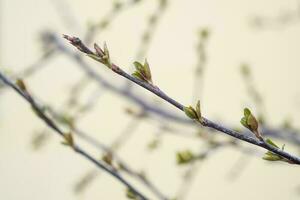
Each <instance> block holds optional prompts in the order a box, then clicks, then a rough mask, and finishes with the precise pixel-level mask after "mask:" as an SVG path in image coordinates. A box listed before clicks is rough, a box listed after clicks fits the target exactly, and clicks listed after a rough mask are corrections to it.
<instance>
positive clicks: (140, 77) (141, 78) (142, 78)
mask: <svg viewBox="0 0 300 200" xmlns="http://www.w3.org/2000/svg"><path fill="white" fill-rule="evenodd" d="M131 75H132V76H134V77H135V78H137V79H140V80H144V77H143V75H142V74H141V73H140V72H139V71H135V72H133V73H132V74H131Z"/></svg>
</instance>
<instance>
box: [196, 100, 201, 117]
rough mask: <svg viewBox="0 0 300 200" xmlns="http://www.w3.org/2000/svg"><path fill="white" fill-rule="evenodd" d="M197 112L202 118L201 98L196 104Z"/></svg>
mask: <svg viewBox="0 0 300 200" xmlns="http://www.w3.org/2000/svg"><path fill="white" fill-rule="evenodd" d="M196 113H197V116H198V119H201V107H200V100H198V102H197V105H196Z"/></svg>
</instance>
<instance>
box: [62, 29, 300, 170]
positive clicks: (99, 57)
mask: <svg viewBox="0 0 300 200" xmlns="http://www.w3.org/2000/svg"><path fill="white" fill-rule="evenodd" d="M64 38H65V39H67V40H68V41H69V42H70V43H71V44H72V45H73V46H75V47H76V48H77V49H78V50H79V51H81V52H83V53H85V54H87V55H88V56H89V57H91V58H93V59H94V60H96V61H98V62H100V63H102V64H104V65H105V66H107V67H108V68H110V69H111V70H112V71H113V72H115V73H116V74H118V75H120V76H123V77H124V78H126V79H128V80H129V81H131V82H134V83H136V84H137V85H139V86H141V87H143V88H145V89H146V90H148V91H150V92H151V93H153V94H155V95H156V96H158V97H160V98H161V99H163V100H165V101H166V102H168V103H170V104H172V105H173V106H175V107H176V108H177V109H179V110H181V111H183V112H184V109H185V106H184V105H182V104H181V103H179V102H177V101H176V100H174V99H172V98H171V97H169V96H168V95H167V94H165V93H164V92H163V91H161V90H160V89H159V88H158V87H157V86H155V85H153V84H151V83H149V82H147V81H144V80H141V79H139V78H136V77H134V76H131V75H129V74H128V73H126V72H125V71H124V70H122V69H121V68H120V67H118V66H117V65H115V64H114V63H112V62H111V61H110V58H109V53H108V50H107V49H106V48H104V51H102V50H101V49H100V50H99V47H98V46H97V45H95V46H96V48H95V49H96V53H94V52H93V51H91V50H90V49H89V48H88V47H86V46H85V45H84V44H83V43H82V42H81V40H80V39H79V38H77V37H71V36H67V35H64ZM99 51H100V52H99ZM101 51H102V52H101ZM195 122H197V123H199V124H201V125H202V126H204V127H208V128H211V129H214V130H217V131H220V132H222V133H225V134H227V135H229V136H232V137H234V138H237V139H239V140H242V141H245V142H247V143H250V144H253V145H256V146H259V147H261V148H264V149H267V150H269V151H270V152H272V153H274V154H277V155H278V156H280V157H282V158H284V159H286V160H287V161H288V162H289V163H291V164H300V158H299V157H297V156H294V155H291V154H289V153H287V152H285V151H284V150H282V149H279V148H276V147H274V146H273V145H271V144H269V143H267V142H265V141H264V140H259V139H257V138H254V137H251V136H249V135H244V134H241V133H239V132H237V131H234V130H232V129H229V128H227V127H225V126H223V125H221V124H218V123H215V122H213V121H211V120H209V119H207V118H204V117H201V120H199V121H195Z"/></svg>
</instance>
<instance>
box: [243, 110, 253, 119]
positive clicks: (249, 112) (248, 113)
mask: <svg viewBox="0 0 300 200" xmlns="http://www.w3.org/2000/svg"><path fill="white" fill-rule="evenodd" d="M250 114H251V111H250V110H249V108H244V116H245V117H246V118H248V116H249V115H250Z"/></svg>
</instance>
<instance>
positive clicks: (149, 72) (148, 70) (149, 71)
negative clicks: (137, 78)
mask: <svg viewBox="0 0 300 200" xmlns="http://www.w3.org/2000/svg"><path fill="white" fill-rule="evenodd" d="M144 72H145V76H146V78H147V80H148V81H149V82H152V76H151V70H150V67H149V63H148V61H147V59H145V63H144Z"/></svg>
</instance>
